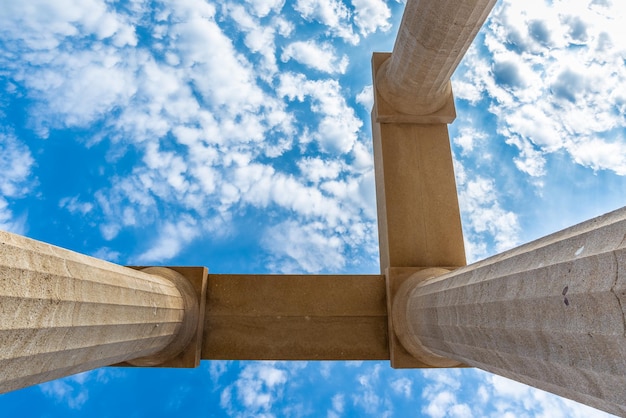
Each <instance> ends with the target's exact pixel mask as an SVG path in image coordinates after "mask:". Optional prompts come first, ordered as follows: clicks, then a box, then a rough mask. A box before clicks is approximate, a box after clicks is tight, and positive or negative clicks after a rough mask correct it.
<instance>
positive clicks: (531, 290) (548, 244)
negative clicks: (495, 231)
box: [392, 208, 626, 416]
mask: <svg viewBox="0 0 626 418" xmlns="http://www.w3.org/2000/svg"><path fill="white" fill-rule="evenodd" d="M625 307H626V208H623V209H620V210H617V211H615V212H612V213H609V214H607V215H604V216H601V217H599V218H596V219H593V220H590V221H587V222H584V223H582V224H580V225H577V226H574V227H572V228H569V229H566V230H563V231H561V232H558V233H556V234H553V235H550V236H547V237H545V238H542V239H540V240H537V241H535V242H532V243H529V244H526V245H523V246H521V247H519V248H516V249H513V250H510V251H508V252H505V253H502V254H499V255H497V256H494V257H492V258H489V259H487V260H484V261H481V262H478V263H476V264H473V265H470V266H467V267H463V268H460V269H458V270H456V271H453V272H448V273H446V272H445V271H442V270H441V269H431V270H428V271H421V272H419V273H417V274H415V275H413V276H412V277H411V278H409V279H408V280H407V281H406V282H404V284H403V285H402V286H401V288H400V290H399V291H398V292H397V294H396V296H395V298H394V302H393V311H392V316H393V322H394V330H395V334H396V335H397V336H398V337H399V338H400V340H401V341H402V344H403V346H404V347H405V348H406V349H407V350H408V351H409V352H410V353H412V354H413V355H414V356H415V357H416V358H418V359H419V360H420V361H422V362H424V363H427V364H430V365H433V366H444V367H445V366H451V365H455V364H458V363H465V364H467V365H470V366H474V367H478V368H481V369H484V370H487V371H490V372H492V373H495V374H499V375H501V376H505V377H508V378H510V379H513V380H517V381H519V382H523V383H526V384H528V385H531V386H534V387H537V388H540V389H543V390H547V391H549V392H552V393H555V394H557V395H560V396H563V397H566V398H569V399H573V400H575V401H578V402H582V403H584V404H587V405H590V406H593V407H594V408H598V409H601V410H604V411H607V412H610V413H613V414H616V415H619V416H626V398H624V388H626V319H625V318H626V308H625Z"/></svg>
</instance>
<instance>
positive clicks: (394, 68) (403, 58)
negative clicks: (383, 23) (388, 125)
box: [377, 0, 496, 115]
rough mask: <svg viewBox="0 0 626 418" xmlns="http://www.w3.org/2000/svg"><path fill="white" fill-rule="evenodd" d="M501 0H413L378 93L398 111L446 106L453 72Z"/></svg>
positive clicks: (417, 111) (381, 74)
mask: <svg viewBox="0 0 626 418" xmlns="http://www.w3.org/2000/svg"><path fill="white" fill-rule="evenodd" d="M495 3H496V0H454V1H453V0H409V1H408V2H407V5H406V8H405V10H404V14H403V16H402V22H401V24H400V29H399V32H398V36H397V38H396V43H395V45H394V48H393V53H392V54H391V58H389V59H388V60H387V62H386V63H385V64H383V66H384V68H381V71H380V72H379V74H378V80H377V87H378V90H379V93H380V94H381V95H382V96H383V97H384V98H385V100H386V101H388V102H389V103H390V104H391V105H392V106H393V107H394V108H395V109H396V110H398V111H400V112H403V113H407V114H412V115H426V114H430V113H433V112H435V111H436V110H438V109H440V108H441V107H443V106H444V104H445V102H446V100H448V97H449V96H450V94H451V90H450V77H451V76H452V73H453V72H454V70H455V69H456V67H457V66H458V65H459V62H460V61H461V59H462V58H463V56H464V55H465V52H466V51H467V49H468V48H469V46H470V44H471V43H472V41H473V40H474V38H475V37H476V34H477V33H478V31H479V30H480V28H481V26H482V25H483V23H484V22H485V20H486V19H487V16H488V15H489V12H490V11H491V9H492V8H493V5H494V4H495Z"/></svg>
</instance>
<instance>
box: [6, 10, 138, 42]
mask: <svg viewBox="0 0 626 418" xmlns="http://www.w3.org/2000/svg"><path fill="white" fill-rule="evenodd" d="M2 7H3V13H1V14H0V28H2V29H1V30H0V31H2V32H4V33H5V34H7V33H8V34H9V36H10V37H14V38H16V39H19V40H21V41H23V42H25V43H26V45H27V46H28V47H30V48H34V49H53V48H56V47H57V46H58V45H59V43H60V42H61V41H62V40H63V38H65V37H68V36H76V35H78V34H80V33H85V34H89V35H95V36H96V37H97V38H98V39H100V40H102V39H108V38H112V39H113V42H114V43H115V45H116V46H118V47H121V46H124V45H126V44H129V45H131V46H134V45H136V42H137V39H136V36H135V31H134V28H133V27H132V26H130V25H129V24H128V22H126V21H125V19H124V18H123V17H122V16H120V15H118V14H117V13H115V12H114V11H112V10H110V7H108V5H107V4H106V3H104V2H101V1H98V0H85V1H82V0H59V1H55V2H49V1H46V0H33V1H31V2H29V7H23V6H22V5H20V4H19V3H15V2H9V3H6V4H3V6H2Z"/></svg>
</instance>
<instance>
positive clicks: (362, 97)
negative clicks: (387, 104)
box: [356, 84, 374, 112]
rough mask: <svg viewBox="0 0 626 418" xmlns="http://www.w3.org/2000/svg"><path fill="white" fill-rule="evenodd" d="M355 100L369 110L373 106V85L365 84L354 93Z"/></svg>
mask: <svg viewBox="0 0 626 418" xmlns="http://www.w3.org/2000/svg"><path fill="white" fill-rule="evenodd" d="M356 102H357V103H358V104H360V105H361V106H363V107H364V108H365V110H367V111H368V112H370V111H371V110H372V107H373V106H374V90H373V86H372V85H371V84H370V85H367V86H365V87H363V90H361V91H360V92H359V94H357V95H356Z"/></svg>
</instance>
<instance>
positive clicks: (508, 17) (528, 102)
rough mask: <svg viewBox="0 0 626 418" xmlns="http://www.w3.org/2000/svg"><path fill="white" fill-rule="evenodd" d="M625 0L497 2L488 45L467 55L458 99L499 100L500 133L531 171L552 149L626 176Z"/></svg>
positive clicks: (540, 171) (539, 172)
mask: <svg viewBox="0 0 626 418" xmlns="http://www.w3.org/2000/svg"><path fill="white" fill-rule="evenodd" d="M625 16H626V14H624V7H623V5H621V4H620V5H619V6H617V5H615V7H611V9H608V8H607V5H606V4H605V3H599V2H594V1H586V0H578V1H574V2H571V1H554V2H549V4H546V3H544V2H543V1H533V2H531V3H524V4H523V6H522V4H521V3H516V2H511V3H499V4H498V5H497V6H496V8H495V9H494V12H493V13H492V15H491V17H490V19H489V21H488V23H487V25H486V27H485V29H484V35H485V38H484V47H480V46H476V47H475V49H474V50H473V51H472V52H471V53H470V54H469V55H468V57H467V58H466V60H465V66H464V67H462V70H461V72H462V73H463V74H464V75H463V76H462V77H461V79H460V80H459V81H460V86H461V87H460V89H458V90H457V93H458V97H461V98H464V99H467V100H469V101H471V102H477V101H478V100H480V99H481V98H490V99H493V100H494V101H493V103H492V104H491V105H490V107H489V109H490V111H491V112H493V114H495V115H496V116H497V117H498V121H499V123H498V124H499V126H498V131H499V133H500V134H502V135H503V136H504V137H505V138H508V139H507V142H508V143H509V144H510V145H511V146H513V147H515V148H516V149H517V150H518V152H519V156H518V157H517V158H516V161H515V164H516V165H517V167H518V168H519V169H520V170H521V171H523V172H524V173H526V174H528V175H530V176H533V177H541V176H544V175H545V174H546V170H545V164H546V160H545V156H546V155H547V154H551V153H557V152H559V153H566V154H568V155H569V156H570V158H572V159H573V160H574V161H575V162H577V163H579V164H581V165H584V166H587V167H590V168H592V169H593V170H611V171H613V172H615V173H616V174H618V175H626V160H625V159H624V158H623V157H622V156H623V155H624V147H625V146H626V135H625V134H624V133H625V132H626V122H625V121H624V119H623V114H624V109H625V108H624V104H625V103H626V100H625V98H624V93H623V89H616V88H615V86H620V85H624V84H625V83H626V67H625V66H624V64H623V57H624V54H626V42H624V40H623V37H619V36H616V35H615V34H617V33H619V30H617V27H618V26H619V25H620V24H622V23H623V19H624V17H625ZM620 22H622V23H620Z"/></svg>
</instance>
